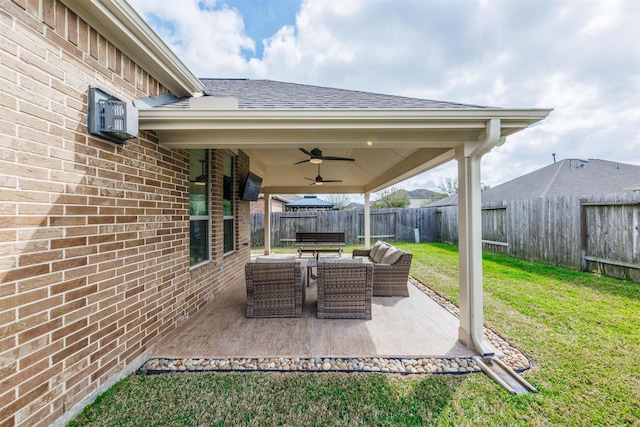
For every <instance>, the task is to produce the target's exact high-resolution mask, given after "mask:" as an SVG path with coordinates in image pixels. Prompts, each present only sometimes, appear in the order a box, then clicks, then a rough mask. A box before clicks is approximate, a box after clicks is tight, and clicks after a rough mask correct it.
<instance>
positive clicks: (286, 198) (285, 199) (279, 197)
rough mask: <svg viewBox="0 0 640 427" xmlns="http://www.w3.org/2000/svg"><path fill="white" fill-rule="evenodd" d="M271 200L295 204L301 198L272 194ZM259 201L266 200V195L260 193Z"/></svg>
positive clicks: (291, 195) (294, 195)
mask: <svg viewBox="0 0 640 427" xmlns="http://www.w3.org/2000/svg"><path fill="white" fill-rule="evenodd" d="M269 196H270V197H271V199H275V200H279V201H281V202H283V203H289V202H293V201H295V200H298V199H299V198H300V196H299V195H297V194H270V195H269ZM258 198H259V199H264V194H262V193H260V195H259V196H258Z"/></svg>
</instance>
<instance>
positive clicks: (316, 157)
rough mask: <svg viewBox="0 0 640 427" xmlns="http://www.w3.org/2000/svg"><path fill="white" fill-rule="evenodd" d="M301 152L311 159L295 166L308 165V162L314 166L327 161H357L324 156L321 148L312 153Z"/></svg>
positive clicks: (304, 150)
mask: <svg viewBox="0 0 640 427" xmlns="http://www.w3.org/2000/svg"><path fill="white" fill-rule="evenodd" d="M300 151H302V152H303V153H304V154H306V155H307V156H309V158H308V159H307V160H302V161H299V162H296V163H294V165H298V164H300V163H306V162H309V163H313V164H314V165H319V164H320V163H322V162H323V161H325V160H340V161H343V162H353V161H355V159H352V158H350V157H336V156H323V155H322V151H321V150H320V149H319V148H314V149H313V150H311V151H309V150H306V149H304V148H300Z"/></svg>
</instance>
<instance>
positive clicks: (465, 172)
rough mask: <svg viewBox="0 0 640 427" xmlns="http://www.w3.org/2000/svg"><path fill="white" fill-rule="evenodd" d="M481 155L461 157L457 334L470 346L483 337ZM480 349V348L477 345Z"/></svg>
mask: <svg viewBox="0 0 640 427" xmlns="http://www.w3.org/2000/svg"><path fill="white" fill-rule="evenodd" d="M480 215H481V210H480V159H479V158H474V157H466V156H465V157H462V158H460V159H458V249H459V270H460V277H459V281H460V328H459V330H458V338H459V339H460V341H462V342H463V343H465V344H466V345H467V346H469V347H474V346H475V345H474V339H475V338H476V337H480V338H482V336H483V334H484V327H483V313H484V311H483V306H482V222H481V216H480ZM478 350H480V349H478Z"/></svg>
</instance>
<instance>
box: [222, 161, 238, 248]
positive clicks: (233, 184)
mask: <svg viewBox="0 0 640 427" xmlns="http://www.w3.org/2000/svg"><path fill="white" fill-rule="evenodd" d="M227 158H228V159H229V160H230V164H231V172H230V173H231V175H230V177H229V178H230V179H231V214H230V215H225V212H224V201H225V200H227V199H225V198H224V179H225V177H226V176H227V175H225V161H226V159H227ZM236 159H237V155H236V154H235V153H234V152H232V151H228V150H225V151H223V154H222V181H223V184H222V186H223V190H222V203H223V209H222V252H223V256H226V255H229V254H232V253H234V252H236V248H237V245H236V209H237V203H236V194H237V183H236V168H237V166H236ZM228 221H231V229H232V238H231V245H232V247H231V249H229V250H226V247H227V241H226V234H225V225H226V224H227V222H228Z"/></svg>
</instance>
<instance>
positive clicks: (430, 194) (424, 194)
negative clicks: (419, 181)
mask: <svg viewBox="0 0 640 427" xmlns="http://www.w3.org/2000/svg"><path fill="white" fill-rule="evenodd" d="M407 195H408V196H409V198H410V199H432V198H434V197H438V196H441V194H440V193H436V192H435V191H431V190H427V189H426V188H419V189H417V190H411V191H408V192H407Z"/></svg>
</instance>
